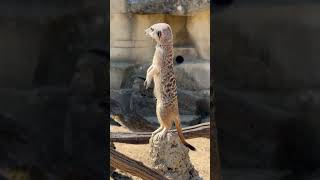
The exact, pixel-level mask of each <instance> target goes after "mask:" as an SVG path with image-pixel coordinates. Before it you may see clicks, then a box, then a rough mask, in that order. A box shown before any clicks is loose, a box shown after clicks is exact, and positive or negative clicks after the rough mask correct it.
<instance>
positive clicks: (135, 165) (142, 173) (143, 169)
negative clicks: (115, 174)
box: [110, 148, 167, 180]
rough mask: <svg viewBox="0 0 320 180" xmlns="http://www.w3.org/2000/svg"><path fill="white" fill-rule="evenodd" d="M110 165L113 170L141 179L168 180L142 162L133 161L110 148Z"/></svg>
mask: <svg viewBox="0 0 320 180" xmlns="http://www.w3.org/2000/svg"><path fill="white" fill-rule="evenodd" d="M110 165H111V166H112V167H113V168H116V169H120V170H122V171H125V172H128V173H130V174H132V175H134V176H137V177H140V178H142V179H144V180H166V179H167V178H166V177H164V176H163V175H161V174H160V173H158V172H157V171H154V170H152V169H151V168H149V167H147V166H145V165H143V163H142V162H139V161H136V160H133V159H131V158H129V157H127V156H125V155H123V154H121V153H119V152H117V151H116V150H114V149H112V148H110Z"/></svg>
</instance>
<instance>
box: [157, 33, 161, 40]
mask: <svg viewBox="0 0 320 180" xmlns="http://www.w3.org/2000/svg"><path fill="white" fill-rule="evenodd" d="M157 34H158V37H159V39H160V37H161V31H158V32H157Z"/></svg>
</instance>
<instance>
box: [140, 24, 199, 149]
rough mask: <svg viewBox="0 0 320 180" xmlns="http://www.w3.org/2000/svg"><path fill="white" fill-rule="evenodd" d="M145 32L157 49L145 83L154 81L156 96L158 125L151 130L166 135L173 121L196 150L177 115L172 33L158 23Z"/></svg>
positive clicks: (182, 137) (169, 29)
mask: <svg viewBox="0 0 320 180" xmlns="http://www.w3.org/2000/svg"><path fill="white" fill-rule="evenodd" d="M145 34H146V35H147V36H150V37H151V38H152V39H153V40H155V41H156V43H157V45H156V47H155V48H156V50H155V53H154V56H153V61H152V64H151V66H150V67H149V68H148V70H147V74H146V80H145V82H144V86H145V87H146V89H148V88H149V86H150V84H151V82H152V80H153V82H154V92H153V93H154V96H155V97H156V101H157V102H156V114H157V119H158V121H159V123H160V127H159V128H158V129H157V130H155V131H154V132H153V133H152V136H154V135H155V134H157V133H161V134H159V137H160V138H161V139H163V138H165V137H166V135H167V132H168V131H169V130H170V129H171V127H172V123H173V122H172V121H174V123H175V125H176V128H177V132H178V136H179V138H180V140H181V142H182V143H183V144H184V145H185V146H186V147H188V148H189V149H191V150H192V151H195V150H196V149H195V148H194V147H193V146H192V145H190V144H189V143H187V142H186V140H185V138H184V136H183V134H182V128H181V125H180V116H179V108H178V98H177V85H176V78H175V72H174V69H173V35H172V30H171V27H170V25H169V24H166V23H157V24H154V25H152V26H151V27H149V28H148V29H146V30H145Z"/></svg>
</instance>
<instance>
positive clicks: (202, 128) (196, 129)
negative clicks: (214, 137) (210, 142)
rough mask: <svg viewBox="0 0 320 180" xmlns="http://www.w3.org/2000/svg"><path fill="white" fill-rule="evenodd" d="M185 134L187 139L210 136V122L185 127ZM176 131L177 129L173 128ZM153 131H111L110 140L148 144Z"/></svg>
mask: <svg viewBox="0 0 320 180" xmlns="http://www.w3.org/2000/svg"><path fill="white" fill-rule="evenodd" d="M182 130H183V135H184V137H185V138H186V139H191V138H197V137H205V138H210V122H206V123H201V124H197V125H194V126H189V127H186V128H183V129H182ZM171 131H172V132H176V131H177V130H171ZM150 137H151V132H130V133H129V132H128V133H126V132H111V133H110V141H111V142H118V143H130V144H148V143H149V139H150Z"/></svg>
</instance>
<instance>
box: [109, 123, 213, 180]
mask: <svg viewBox="0 0 320 180" xmlns="http://www.w3.org/2000/svg"><path fill="white" fill-rule="evenodd" d="M110 131H111V132H127V130H126V129H125V128H122V127H118V126H111V127H110ZM187 141H188V142H189V143H190V144H192V145H193V146H194V147H195V148H197V151H195V152H193V151H190V152H189V155H190V159H191V162H192V164H193V165H194V167H195V169H196V170H197V171H198V172H199V175H200V177H202V178H203V179H204V180H209V179H210V139H207V138H194V139H187ZM115 146H116V149H117V151H119V152H121V153H123V154H125V155H127V156H128V157H131V158H133V159H135V160H138V161H141V162H143V163H144V164H145V165H147V166H148V167H150V161H149V159H148V157H149V145H148V144H142V145H134V144H123V143H115ZM117 172H119V171H117ZM121 174H123V175H126V176H130V175H129V174H126V173H123V172H121ZM131 178H132V179H139V178H136V177H131Z"/></svg>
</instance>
